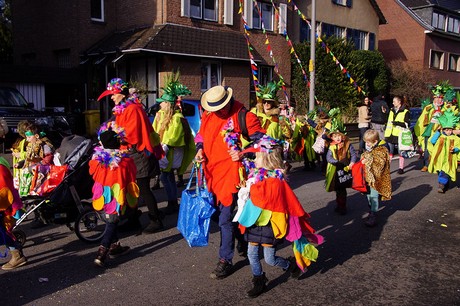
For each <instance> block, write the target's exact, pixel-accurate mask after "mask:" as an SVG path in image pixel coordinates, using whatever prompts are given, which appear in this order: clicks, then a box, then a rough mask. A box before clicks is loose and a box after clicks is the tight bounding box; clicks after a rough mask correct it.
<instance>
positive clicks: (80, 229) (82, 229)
mask: <svg viewBox="0 0 460 306" xmlns="http://www.w3.org/2000/svg"><path fill="white" fill-rule="evenodd" d="M106 230H107V229H106V222H105V220H104V219H103V217H102V216H101V215H100V214H99V213H98V212H97V211H95V210H94V209H93V208H92V207H86V208H85V209H84V210H83V212H82V213H80V214H79V215H78V218H77V220H76V221H75V234H76V235H77V237H78V238H79V239H80V240H81V241H83V242H86V243H95V242H99V241H100V240H101V239H102V237H103V236H104V234H105V231H106Z"/></svg>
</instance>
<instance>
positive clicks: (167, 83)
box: [157, 71, 192, 103]
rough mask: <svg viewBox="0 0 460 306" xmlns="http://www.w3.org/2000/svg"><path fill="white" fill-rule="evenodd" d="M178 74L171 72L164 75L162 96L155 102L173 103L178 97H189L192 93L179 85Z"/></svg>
mask: <svg viewBox="0 0 460 306" xmlns="http://www.w3.org/2000/svg"><path fill="white" fill-rule="evenodd" d="M179 79H180V72H179V71H177V72H174V71H173V72H171V73H168V74H166V76H165V79H164V86H163V87H161V89H162V90H163V94H162V95H161V98H158V99H157V102H170V103H175V102H176V101H177V98H178V97H180V96H186V95H191V94H192V92H191V91H190V90H189V89H188V88H187V87H186V86H185V85H183V84H181V83H180V81H179Z"/></svg>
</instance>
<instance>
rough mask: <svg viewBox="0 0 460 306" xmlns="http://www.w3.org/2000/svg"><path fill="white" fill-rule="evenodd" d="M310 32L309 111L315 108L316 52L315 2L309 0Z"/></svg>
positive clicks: (314, 0)
mask: <svg viewBox="0 0 460 306" xmlns="http://www.w3.org/2000/svg"><path fill="white" fill-rule="evenodd" d="M310 24H311V31H310V63H309V65H308V68H309V70H310V100H309V102H310V103H309V105H308V106H309V108H308V109H309V111H312V110H313V109H314V108H315V60H316V59H315V52H316V0H311V22H310Z"/></svg>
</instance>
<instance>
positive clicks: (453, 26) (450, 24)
mask: <svg viewBox="0 0 460 306" xmlns="http://www.w3.org/2000/svg"><path fill="white" fill-rule="evenodd" d="M459 23H460V22H459V20H458V19H457V18H453V17H447V32H451V33H457V34H459V32H460V28H459Z"/></svg>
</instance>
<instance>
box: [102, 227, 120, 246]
mask: <svg viewBox="0 0 460 306" xmlns="http://www.w3.org/2000/svg"><path fill="white" fill-rule="evenodd" d="M117 224H118V222H116V223H115V222H111V221H108V222H107V226H106V229H107V231H106V232H105V234H104V237H102V241H101V245H102V246H104V247H106V248H110V245H111V244H112V243H115V242H118V231H117Z"/></svg>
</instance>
